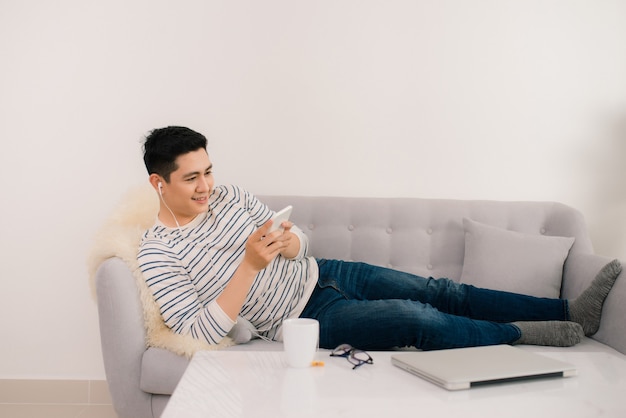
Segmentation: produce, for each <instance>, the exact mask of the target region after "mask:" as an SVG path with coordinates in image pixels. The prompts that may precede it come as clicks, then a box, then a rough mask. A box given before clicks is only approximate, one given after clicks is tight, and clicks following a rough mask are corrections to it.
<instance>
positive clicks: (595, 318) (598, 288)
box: [569, 260, 622, 336]
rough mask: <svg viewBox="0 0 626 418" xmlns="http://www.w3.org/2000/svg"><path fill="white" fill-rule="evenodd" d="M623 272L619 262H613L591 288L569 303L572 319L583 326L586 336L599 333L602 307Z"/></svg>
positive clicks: (592, 283) (599, 275)
mask: <svg viewBox="0 0 626 418" xmlns="http://www.w3.org/2000/svg"><path fill="white" fill-rule="evenodd" d="M621 271H622V265H621V264H620V262H619V260H613V261H611V262H610V263H608V264H607V265H605V266H604V267H602V269H600V271H599V272H598V274H597V275H596V277H595V279H594V280H593V282H591V284H590V285H589V287H588V288H587V289H586V290H585V291H584V292H583V293H582V294H581V295H580V296H578V297H577V298H576V299H574V300H572V301H570V303H569V314H570V319H571V320H572V321H574V322H577V323H579V324H580V325H582V327H583V330H584V331H585V335H586V336H590V335H593V334H595V333H596V332H598V329H599V328H600V317H601V316H602V306H603V305H604V301H605V299H606V297H607V296H608V294H609V292H610V291H611V288H612V287H613V284H614V283H615V280H616V279H617V276H619V274H620V273H621Z"/></svg>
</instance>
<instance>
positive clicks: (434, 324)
mask: <svg viewBox="0 0 626 418" xmlns="http://www.w3.org/2000/svg"><path fill="white" fill-rule="evenodd" d="M317 263H318V265H319V272H320V275H319V279H318V282H317V286H316V288H315V290H314V291H313V294H312V295H311V298H310V299H309V301H308V304H307V306H306V307H305V308H304V311H303V312H302V314H301V315H300V316H301V317H303V318H315V319H317V320H318V321H319V323H320V347H323V348H334V347H336V346H338V345H339V344H342V343H348V344H351V345H353V346H354V347H358V348H360V349H366V350H367V349H369V350H382V349H389V348H393V347H405V346H414V347H417V348H420V349H423V350H435V349H443V348H454V347H470V346H479V345H493V344H511V343H513V342H515V341H516V340H518V339H519V338H520V336H521V333H520V330H519V328H517V327H516V326H514V325H511V324H510V322H513V321H547V320H568V319H569V313H568V303H567V301H566V300H561V299H546V298H536V297H532V296H525V295H518V294H514V293H508V292H501V291H495V290H488V289H479V288H476V287H473V286H470V285H465V284H459V283H455V282H453V281H452V280H448V279H433V278H428V279H426V278H423V277H419V276H415V275H412V274H408V273H403V272H400V271H396V270H391V269H386V268H382V267H376V266H372V265H368V264H364V263H351V262H344V261H336V260H317Z"/></svg>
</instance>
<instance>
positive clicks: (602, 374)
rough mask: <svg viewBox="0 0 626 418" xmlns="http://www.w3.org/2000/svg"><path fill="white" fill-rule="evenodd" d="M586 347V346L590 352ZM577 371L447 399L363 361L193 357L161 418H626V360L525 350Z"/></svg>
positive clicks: (383, 358) (380, 361)
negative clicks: (317, 363) (300, 363)
mask: <svg viewBox="0 0 626 418" xmlns="http://www.w3.org/2000/svg"><path fill="white" fill-rule="evenodd" d="M592 348H593V347H592ZM524 349H528V350H531V351H534V352H537V353H540V354H544V355H546V356H548V357H553V358H556V359H560V360H563V361H567V362H569V363H572V364H574V365H576V366H577V368H578V372H579V375H578V376H576V377H571V378H552V379H547V380H538V381H528V382H516V383H506V384H498V385H493V386H484V387H478V388H473V389H470V390H465V391H459V392H449V391H446V390H445V389H441V388H439V387H437V386H435V385H433V384H431V383H429V382H427V381H425V380H422V379H420V378H418V377H416V376H413V375H411V374H409V373H408V372H405V371H403V370H400V369H398V368H397V367H395V366H393V365H392V364H391V360H390V357H391V355H392V354H393V353H392V352H370V354H371V355H372V357H373V358H374V364H373V365H363V366H361V367H360V368H358V369H356V370H352V366H351V365H350V363H348V362H347V361H346V360H345V359H343V358H337V357H329V355H328V352H325V351H321V352H318V354H317V358H318V359H319V360H322V361H324V362H325V366H324V367H312V368H307V369H290V368H288V367H287V366H286V363H285V360H284V354H283V353H282V352H277V351H274V352H272V351H203V352H199V353H197V354H196V355H195V356H194V358H193V360H192V361H191V363H190V365H189V367H188V369H187V371H186V372H185V374H184V376H183V378H182V379H181V381H180V383H179V385H178V387H177V388H176V391H175V392H174V394H173V395H172V397H171V399H170V402H169V404H168V405H167V408H166V409H165V412H164V413H163V415H162V417H163V418H196V417H198V418H200V417H202V418H206V417H219V418H221V417H272V418H276V417H324V418H329V417H355V418H363V417H389V418H392V417H393V418H395V417H401V416H424V417H448V416H450V417H463V418H466V417H492V416H493V417H524V418H527V417H584V418H589V417H594V416H603V417H626V361H624V358H623V357H621V356H619V355H613V354H611V353H606V352H598V351H593V350H592V351H589V352H581V351H580V349H579V350H577V351H568V349H551V348H543V347H531V346H524Z"/></svg>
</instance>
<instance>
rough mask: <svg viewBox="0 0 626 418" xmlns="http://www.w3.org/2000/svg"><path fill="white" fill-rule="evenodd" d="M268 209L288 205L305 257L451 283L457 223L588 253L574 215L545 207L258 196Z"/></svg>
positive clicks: (460, 249)
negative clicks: (567, 242) (563, 243)
mask: <svg viewBox="0 0 626 418" xmlns="http://www.w3.org/2000/svg"><path fill="white" fill-rule="evenodd" d="M259 198H260V199H261V201H263V202H265V203H266V204H268V205H269V206H270V207H271V208H272V209H274V210H279V209H281V208H282V207H284V206H286V205H293V208H294V209H293V213H292V216H291V220H292V221H293V222H294V223H295V224H296V225H297V226H298V227H300V228H301V229H302V230H303V231H304V233H305V234H306V235H307V236H308V237H309V240H310V249H309V254H310V255H313V256H315V257H320V258H337V259H342V260H351V261H366V262H368V263H372V264H376V265H381V266H388V267H391V268H395V269H398V270H403V271H407V272H410V273H414V274H418V275H420V276H424V277H429V276H432V277H448V278H450V279H453V280H456V281H458V280H459V278H460V277H461V272H462V269H463V259H464V251H465V239H464V231H463V223H462V221H463V218H464V217H465V218H469V219H472V220H475V221H477V222H482V223H485V224H489V225H493V226H496V227H500V228H504V229H509V230H512V231H518V232H524V233H530V234H542V235H551V236H565V237H574V238H575V239H576V240H575V242H574V245H573V246H572V249H571V253H592V252H593V248H592V244H591V242H590V240H589V236H588V232H587V228H586V224H585V221H584V218H583V216H582V214H581V213H580V212H579V211H577V210H576V209H573V208H571V207H569V206H566V205H564V204H561V203H553V202H502V201H478V200H476V201H468V200H446V199H419V198H396V199H390V198H352V197H306V196H295V197H294V196H259Z"/></svg>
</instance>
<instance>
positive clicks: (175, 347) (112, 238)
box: [88, 186, 233, 358]
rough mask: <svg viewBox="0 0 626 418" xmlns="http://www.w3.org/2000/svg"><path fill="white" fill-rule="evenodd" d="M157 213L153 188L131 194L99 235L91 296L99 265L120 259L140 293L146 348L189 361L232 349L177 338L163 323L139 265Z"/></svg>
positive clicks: (92, 259) (92, 263)
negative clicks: (205, 353)
mask: <svg viewBox="0 0 626 418" xmlns="http://www.w3.org/2000/svg"><path fill="white" fill-rule="evenodd" d="M158 210H159V200H158V197H157V196H156V193H155V191H154V189H152V187H150V186H144V187H138V188H135V189H133V190H131V191H130V192H129V193H128V194H127V196H126V197H125V198H124V199H123V200H122V201H121V203H120V204H119V205H118V207H117V208H115V209H114V210H113V213H112V214H111V216H110V217H109V219H108V220H107V221H106V222H105V223H104V225H103V226H102V228H101V229H100V230H99V232H98V233H97V234H96V236H95V242H94V246H93V248H92V251H91V254H90V256H89V260H88V268H89V281H90V286H91V290H92V295H93V296H94V298H95V294H96V293H95V276H96V271H97V270H98V267H99V266H100V264H101V263H102V262H103V261H104V260H106V259H108V258H111V257H119V258H120V259H122V260H123V261H124V262H125V263H126V264H127V265H128V268H129V269H130V271H131V272H132V273H133V276H134V278H135V282H136V284H137V288H138V289H139V295H140V297H141V303H142V306H143V316H144V321H145V327H146V345H147V346H150V347H159V348H164V349H167V350H170V351H172V352H174V353H176V354H179V355H183V356H186V357H188V358H190V357H191V356H192V355H193V354H194V353H195V352H196V351H198V350H215V349H219V348H223V347H227V346H230V345H233V341H232V340H231V339H230V338H229V337H225V338H224V339H223V340H222V342H221V343H220V344H218V345H210V344H208V343H207V342H205V341H201V340H197V339H194V338H192V337H191V336H190V335H180V334H176V333H174V332H173V331H172V330H171V329H169V328H168V327H167V326H166V325H165V323H164V322H163V318H162V317H161V312H160V311H159V307H158V305H157V304H156V302H155V301H154V298H153V297H152V293H151V292H150V289H148V286H147V285H146V282H145V280H144V278H143V275H142V273H141V270H140V269H139V265H138V264H139V263H138V262H137V251H138V249H139V243H140V241H141V237H142V236H143V234H144V232H145V231H146V229H148V228H149V227H151V226H152V225H153V224H154V221H155V219H156V216H157V213H158Z"/></svg>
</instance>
